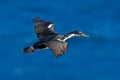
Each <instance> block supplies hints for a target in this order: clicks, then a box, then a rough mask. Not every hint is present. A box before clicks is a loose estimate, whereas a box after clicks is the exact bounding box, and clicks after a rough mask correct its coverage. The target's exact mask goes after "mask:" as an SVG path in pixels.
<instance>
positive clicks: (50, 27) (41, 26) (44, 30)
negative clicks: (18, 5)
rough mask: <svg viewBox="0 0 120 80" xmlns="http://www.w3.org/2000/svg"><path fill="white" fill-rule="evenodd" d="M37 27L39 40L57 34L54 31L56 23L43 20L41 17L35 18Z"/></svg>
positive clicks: (34, 21)
mask: <svg viewBox="0 0 120 80" xmlns="http://www.w3.org/2000/svg"><path fill="white" fill-rule="evenodd" d="M33 23H34V26H35V32H36V34H37V37H38V38H41V39H42V38H44V37H45V36H49V35H55V34H57V33H56V32H55V31H54V25H55V24H54V23H52V22H46V21H43V20H41V19H40V18H39V17H35V18H33Z"/></svg>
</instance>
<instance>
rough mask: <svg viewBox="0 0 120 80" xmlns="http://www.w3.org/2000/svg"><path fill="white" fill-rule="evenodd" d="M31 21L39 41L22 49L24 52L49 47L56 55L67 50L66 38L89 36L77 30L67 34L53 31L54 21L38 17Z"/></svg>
mask: <svg viewBox="0 0 120 80" xmlns="http://www.w3.org/2000/svg"><path fill="white" fill-rule="evenodd" d="M33 23H34V25H35V32H36V35H37V37H38V38H39V41H38V42H36V43H35V44H34V45H32V46H30V47H26V48H25V49H23V51H24V52H25V53H32V52H34V51H35V50H36V49H45V48H50V49H51V50H52V51H53V53H54V55H55V56H57V57H58V56H60V55H61V54H63V53H64V52H65V51H66V50H67V47H68V43H67V42H65V41H66V40H67V39H69V38H71V37H73V36H83V37H89V36H88V35H86V34H84V33H82V32H79V31H72V32H70V33H68V34H67V35H60V34H58V33H57V32H55V31H54V23H52V22H46V21H43V20H41V19H40V18H39V17H35V18H33Z"/></svg>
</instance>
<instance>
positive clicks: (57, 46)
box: [46, 40, 68, 57]
mask: <svg viewBox="0 0 120 80" xmlns="http://www.w3.org/2000/svg"><path fill="white" fill-rule="evenodd" d="M46 46H47V47H48V48H50V49H51V50H52V51H53V53H54V55H55V56H56V57H58V56H60V55H62V54H63V53H64V52H66V50H67V47H68V44H67V42H63V41H57V40H56V41H49V42H47V43H46Z"/></svg>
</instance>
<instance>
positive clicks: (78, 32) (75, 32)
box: [71, 31, 89, 37]
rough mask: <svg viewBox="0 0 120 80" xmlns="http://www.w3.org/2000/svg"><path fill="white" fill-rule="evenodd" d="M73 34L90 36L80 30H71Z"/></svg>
mask: <svg viewBox="0 0 120 80" xmlns="http://www.w3.org/2000/svg"><path fill="white" fill-rule="evenodd" d="M71 33H72V34H75V35H77V36H82V37H89V35H86V34H85V33H83V32H80V31H73V32H71Z"/></svg>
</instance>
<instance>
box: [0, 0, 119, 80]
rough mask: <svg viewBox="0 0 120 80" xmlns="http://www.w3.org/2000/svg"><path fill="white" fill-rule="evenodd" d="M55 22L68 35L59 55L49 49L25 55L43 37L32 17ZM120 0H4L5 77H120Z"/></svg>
mask: <svg viewBox="0 0 120 80" xmlns="http://www.w3.org/2000/svg"><path fill="white" fill-rule="evenodd" d="M34 16H40V18H42V19H44V20H46V21H52V22H54V23H55V24H56V25H55V30H56V31H57V32H58V33H60V34H66V33H68V32H70V31H72V30H80V31H82V32H85V33H86V34H89V35H90V38H82V37H81V38H78V37H74V38H72V39H69V40H68V41H67V42H68V43H69V48H68V51H67V52H66V53H65V54H64V55H62V56H60V57H59V58H56V57H55V56H54V55H53V53H52V52H51V51H50V50H41V51H37V52H35V53H33V54H29V55H25V54H24V53H23V52H22V51H21V49H23V48H24V47H26V46H30V45H32V44H33V43H35V42H36V41H38V39H37V37H36V35H35V32H34V26H33V23H32V18H33V17H34ZM119 35H120V0H59V1H57V0H0V80H120V36H119Z"/></svg>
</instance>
